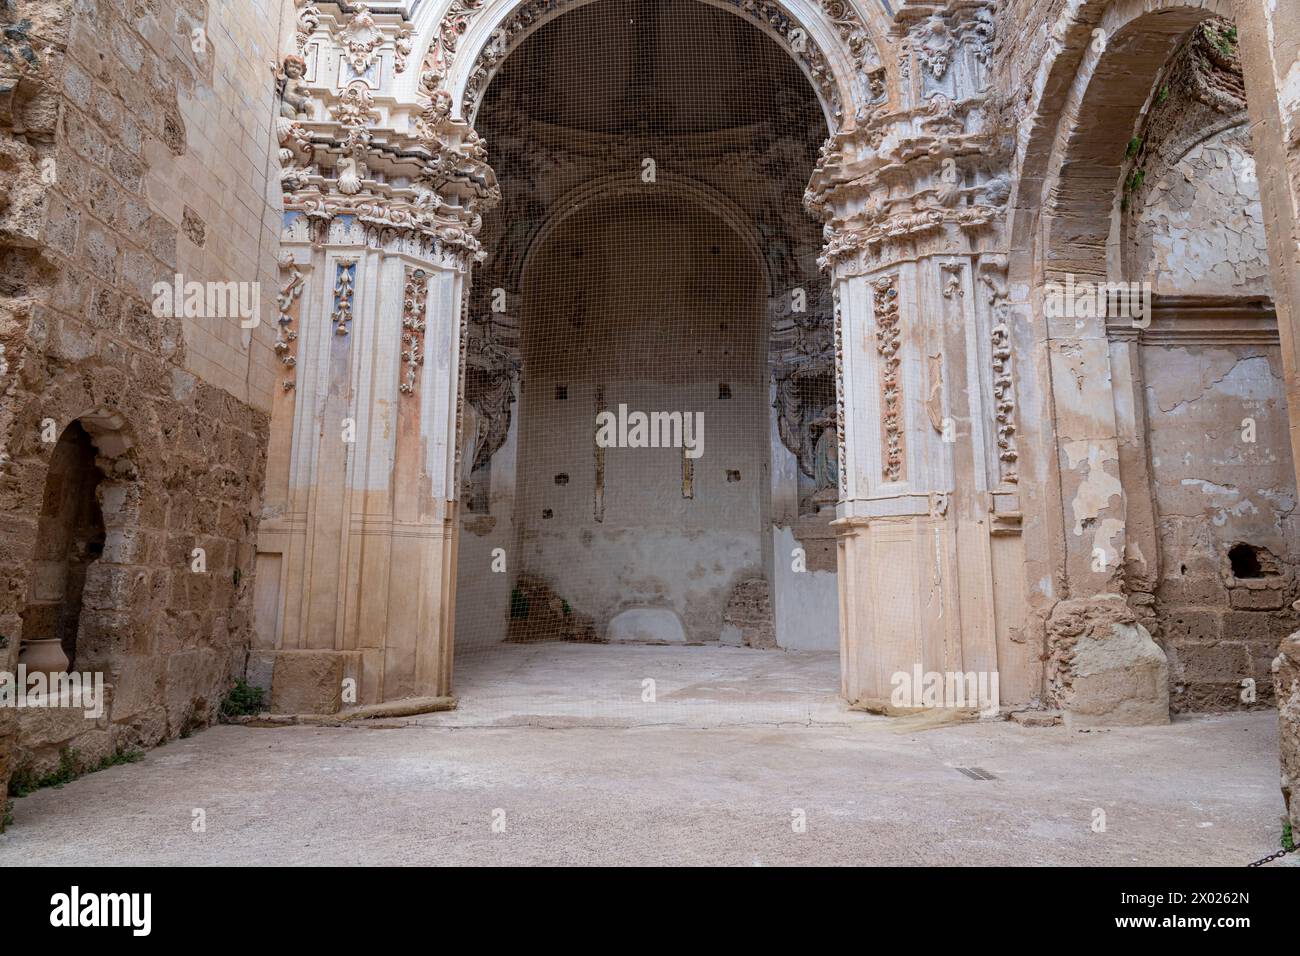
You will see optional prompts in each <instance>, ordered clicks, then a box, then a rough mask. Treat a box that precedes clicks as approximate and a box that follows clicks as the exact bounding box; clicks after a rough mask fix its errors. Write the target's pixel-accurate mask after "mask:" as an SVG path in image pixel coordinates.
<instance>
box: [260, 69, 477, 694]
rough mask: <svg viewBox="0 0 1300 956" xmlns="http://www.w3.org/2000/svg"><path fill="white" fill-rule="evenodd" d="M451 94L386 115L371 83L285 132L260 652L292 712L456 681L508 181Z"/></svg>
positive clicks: (442, 688)
mask: <svg viewBox="0 0 1300 956" xmlns="http://www.w3.org/2000/svg"><path fill="white" fill-rule="evenodd" d="M431 92H432V90H431V89H429V90H426V93H431ZM445 107H446V101H445V99H439V98H437V97H433V98H431V99H430V100H429V102H428V105H427V107H426V108H425V109H424V111H423V112H422V113H421V114H420V115H418V116H416V117H414V118H413V119H411V121H410V122H403V121H402V119H403V118H399V117H388V120H389V123H390V124H391V125H390V126H389V127H388V128H381V127H379V126H378V125H377V123H378V122H379V121H381V120H383V119H384V118H385V114H384V112H383V110H382V109H381V108H379V107H377V106H376V105H375V101H374V98H373V97H372V95H371V92H370V89H369V87H368V86H367V85H366V84H365V83H364V82H362V81H361V80H357V81H355V82H353V83H351V84H350V85H349V86H348V87H347V88H346V89H345V90H344V91H343V92H342V94H340V96H339V97H338V101H337V103H336V104H335V105H334V107H333V108H332V110H331V112H332V113H333V116H334V119H333V120H331V121H317V122H313V123H301V124H299V126H300V127H301V129H300V135H298V136H296V137H286V139H287V140H288V141H289V142H290V144H291V145H290V147H289V148H290V149H295V150H296V149H298V148H299V147H298V146H295V145H293V143H295V142H299V143H305V144H306V145H305V146H303V147H302V149H303V150H304V151H305V152H306V153H307V155H305V156H303V157H301V159H302V161H301V164H300V165H298V164H294V165H291V166H289V167H288V168H287V170H286V187H287V192H286V197H285V208H286V225H285V232H284V236H283V247H284V249H285V251H286V257H285V259H284V263H285V272H286V274H287V281H286V283H285V285H284V287H283V290H282V293H281V296H280V326H281V340H280V342H279V343H278V344H277V350H278V351H279V352H280V354H281V361H282V362H284V364H285V366H286V373H285V392H286V394H288V395H292V396H293V400H292V402H291V403H290V402H288V401H285V402H283V403H282V404H281V405H279V406H277V410H276V411H277V416H278V417H277V419H276V420H275V422H274V423H273V427H274V430H275V434H274V435H273V438H272V454H271V461H270V462H269V468H270V475H271V477H270V479H269V481H268V496H267V498H268V508H269V509H270V510H272V512H273V513H272V515H270V516H268V520H266V521H264V522H263V527H262V532H261V535H260V541H259V561H258V570H259V574H264V575H265V578H264V580H261V581H259V585H258V603H259V613H260V614H264V615H267V616H268V617H271V618H273V619H274V621H275V626H274V627H273V628H270V627H261V628H260V629H259V630H260V633H261V635H262V643H263V645H264V646H263V648H262V649H261V650H260V651H259V654H258V660H257V667H256V668H255V673H258V674H259V676H260V678H261V680H262V682H263V683H266V682H267V681H268V680H269V683H270V685H271V691H272V694H271V704H272V708H273V709H274V710H276V711H279V712H285V713H290V712H316V713H320V712H324V713H331V712H334V711H336V710H338V709H339V708H340V707H341V706H346V705H349V704H353V703H357V704H365V703H375V702H379V701H386V700H393V699H397V698H406V697H425V696H444V695H447V694H449V693H450V691H451V659H452V658H451V641H452V626H453V621H454V603H455V581H456V531H457V497H458V493H459V488H458V482H457V478H456V476H457V466H458V461H457V448H458V440H459V429H460V414H461V399H462V384H463V383H462V379H463V361H462V352H463V339H464V325H465V321H464V316H465V304H466V293H467V284H468V275H469V270H470V267H471V264H472V263H473V262H474V261H475V259H476V257H477V256H478V254H479V253H478V242H477V239H476V238H475V235H476V233H477V231H478V228H479V225H480V222H481V212H482V210H483V209H485V208H486V207H487V206H489V205H490V204H491V203H493V202H495V200H496V196H497V190H496V185H495V180H494V178H493V175H492V171H491V169H490V168H488V166H487V165H486V163H485V162H484V157H485V155H486V150H485V148H484V146H483V144H482V143H481V141H479V140H478V137H477V136H476V135H475V133H474V131H473V130H472V129H471V128H469V127H468V126H467V125H466V124H464V123H462V122H458V121H453V120H451V119H450V118H449V115H448V111H447V109H446V108H445ZM381 140H382V141H383V148H377V147H376V145H375V144H376V143H377V142H379V141H381ZM308 160H311V161H310V162H308Z"/></svg>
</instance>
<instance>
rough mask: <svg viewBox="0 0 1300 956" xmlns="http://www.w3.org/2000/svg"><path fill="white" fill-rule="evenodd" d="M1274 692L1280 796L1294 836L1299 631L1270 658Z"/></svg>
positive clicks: (1299, 820) (1297, 823) (1297, 830)
mask: <svg viewBox="0 0 1300 956" xmlns="http://www.w3.org/2000/svg"><path fill="white" fill-rule="evenodd" d="M1273 688H1274V690H1275V691H1276V692H1277V723H1278V745H1279V748H1280V749H1281V751H1282V799H1283V800H1285V801H1286V812H1287V819H1288V820H1290V821H1291V833H1292V835H1293V838H1295V836H1296V835H1300V631H1297V632H1296V633H1294V634H1292V635H1290V636H1289V637H1288V638H1287V639H1286V640H1284V641H1283V642H1282V644H1281V646H1280V647H1279V648H1278V652H1277V657H1276V658H1274V659H1273Z"/></svg>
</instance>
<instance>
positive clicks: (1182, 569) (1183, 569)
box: [1178, 564, 1187, 574]
mask: <svg viewBox="0 0 1300 956" xmlns="http://www.w3.org/2000/svg"><path fill="white" fill-rule="evenodd" d="M1178 573H1179V574H1186V573H1187V565H1185V564H1180V565H1179V566H1178Z"/></svg>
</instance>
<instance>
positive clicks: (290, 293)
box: [275, 254, 306, 392]
mask: <svg viewBox="0 0 1300 956" xmlns="http://www.w3.org/2000/svg"><path fill="white" fill-rule="evenodd" d="M280 270H281V271H282V272H287V273H288V274H289V281H288V282H287V283H286V284H285V285H283V286H281V288H280V292H279V294H278V295H277V296H276V306H277V309H278V316H277V318H276V326H277V329H276V334H275V354H276V355H277V356H278V357H279V359H280V364H281V365H284V366H285V367H286V368H287V369H289V372H288V373H287V374H288V375H289V377H288V378H286V379H285V380H284V382H283V383H282V384H283V387H284V390H285V391H286V392H287V391H290V390H291V389H293V388H294V386H295V384H296V382H295V379H294V377H293V376H294V372H293V369H294V367H295V366H297V364H298V330H297V329H296V328H295V326H296V325H297V321H298V308H299V303H300V300H301V299H302V292H303V289H304V288H305V286H306V281H305V280H304V279H303V275H302V272H301V271H300V270H299V269H298V266H297V265H296V264H295V263H294V261H293V257H292V256H290V255H287V254H286V255H285V256H284V258H282V259H281V260H280Z"/></svg>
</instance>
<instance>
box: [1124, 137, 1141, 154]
mask: <svg viewBox="0 0 1300 956" xmlns="http://www.w3.org/2000/svg"><path fill="white" fill-rule="evenodd" d="M1141 148H1142V137H1141V136H1134V137H1133V138H1132V139H1131V140H1129V141H1128V150H1127V151H1126V152H1125V153H1124V155H1125V156H1126V157H1128V158H1129V159H1132V158H1133V157H1134V156H1136V155H1137V151H1138V150H1139V149H1141Z"/></svg>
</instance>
